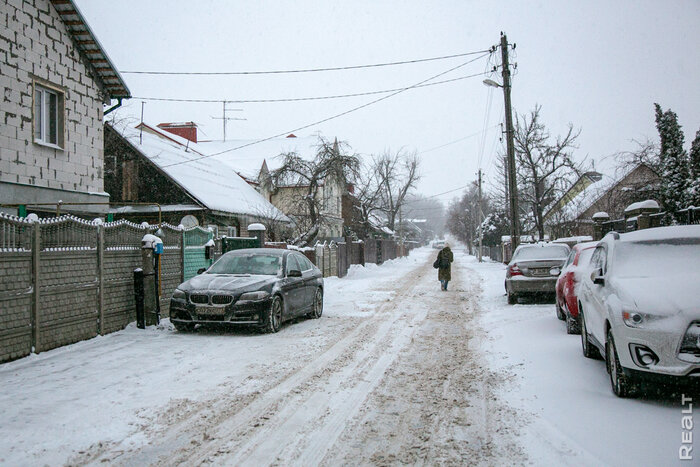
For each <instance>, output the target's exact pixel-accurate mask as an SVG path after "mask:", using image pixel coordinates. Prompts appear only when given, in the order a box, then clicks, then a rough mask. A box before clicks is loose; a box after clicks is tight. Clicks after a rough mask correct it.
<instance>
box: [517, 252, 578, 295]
mask: <svg viewBox="0 0 700 467" xmlns="http://www.w3.org/2000/svg"><path fill="white" fill-rule="evenodd" d="M569 250H570V249H569V246H568V245H566V244H565V243H533V244H524V245H520V246H518V248H516V249H515V252H514V253H513V258H512V259H511V260H510V263H508V269H506V284H505V285H506V293H507V295H508V303H509V304H511V305H512V304H514V303H517V301H518V297H519V296H522V295H525V294H535V293H551V294H554V286H555V284H556V282H557V276H559V273H560V272H561V268H562V266H563V265H564V261H566V258H567V256H569Z"/></svg>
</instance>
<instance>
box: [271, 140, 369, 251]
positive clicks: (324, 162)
mask: <svg viewBox="0 0 700 467" xmlns="http://www.w3.org/2000/svg"><path fill="white" fill-rule="evenodd" d="M346 148H347V144H345V143H342V142H341V143H339V142H338V141H337V140H336V141H335V142H333V143H331V142H329V141H328V140H326V139H325V138H323V137H319V142H318V145H317V149H316V156H315V157H314V159H312V160H306V159H304V158H302V157H301V156H300V155H299V154H297V153H296V152H289V153H286V154H281V155H280V157H281V158H282V165H281V166H280V167H279V168H278V169H276V170H274V171H273V172H272V173H271V174H270V179H271V182H272V185H273V186H274V187H275V190H279V189H280V187H292V188H293V191H292V193H293V199H291V200H290V202H291V203H293V204H296V205H297V206H296V209H295V211H296V212H290V211H288V212H290V215H292V217H294V218H295V221H296V222H297V226H298V235H297V236H296V238H294V239H293V240H292V243H293V244H295V245H299V246H305V245H308V244H310V243H312V242H313V240H314V239H315V238H316V237H317V236H318V233H319V231H320V228H321V226H322V225H323V223H324V221H325V219H324V216H323V213H322V210H323V199H322V196H319V189H320V188H321V186H322V185H323V184H324V183H331V182H336V183H338V184H339V185H340V186H342V187H345V186H346V185H347V182H348V180H349V179H353V178H354V177H355V175H356V174H357V172H358V169H359V165H360V161H359V159H358V158H357V156H356V155H354V154H348V153H347V151H346Z"/></svg>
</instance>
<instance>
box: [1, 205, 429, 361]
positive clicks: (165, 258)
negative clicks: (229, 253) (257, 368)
mask: <svg viewBox="0 0 700 467" xmlns="http://www.w3.org/2000/svg"><path fill="white" fill-rule="evenodd" d="M147 233H152V234H157V235H158V236H159V237H160V238H161V239H162V240H163V247H164V248H163V254H161V255H160V267H161V275H160V279H161V282H160V288H161V301H160V308H161V315H162V316H163V317H167V316H168V309H169V302H170V297H171V296H172V293H173V290H174V289H175V288H176V287H177V286H178V285H179V284H180V283H181V282H182V281H184V280H185V279H186V278H188V277H191V276H193V275H194V274H196V271H197V270H198V269H199V268H201V267H208V266H209V265H210V264H211V262H212V259H211V258H213V257H214V258H215V257H218V256H220V255H221V254H222V253H223V251H222V246H221V242H216V244H215V246H214V247H213V249H212V251H209V252H207V250H206V248H205V244H206V243H207V242H209V241H210V240H212V237H213V235H212V233H211V232H210V231H207V230H204V229H201V228H199V227H194V228H192V229H183V228H182V227H181V226H179V227H175V226H172V225H168V224H161V225H160V226H158V225H149V224H145V223H144V224H141V225H138V224H134V223H131V222H128V221H124V220H121V221H117V222H110V223H106V224H103V223H99V222H88V221H85V220H82V219H78V218H76V217H73V216H62V217H57V218H52V219H42V220H36V221H33V222H32V221H30V220H27V219H23V218H18V217H14V216H10V215H6V214H2V213H0V362H5V361H9V360H14V359H17V358H21V357H24V356H26V355H29V354H30V353H32V352H34V353H39V352H43V351H46V350H50V349H54V348H56V347H60V346H63V345H68V344H72V343H75V342H79V341H81V340H85V339H90V338H92V337H95V336H97V335H104V334H108V333H111V332H115V331H119V330H121V329H123V328H124V327H125V326H126V325H127V324H129V323H130V322H132V321H135V319H136V316H135V303H134V283H133V271H134V269H136V268H139V267H142V256H141V239H142V238H143V236H144V235H145V234H147ZM243 240H250V239H247V238H246V239H241V241H243ZM266 246H268V245H266ZM269 246H270V247H278V248H280V247H281V248H284V247H286V245H282V244H276V245H269ZM415 246H417V244H416V245H411V244H408V243H407V244H405V245H404V244H398V243H397V242H395V241H393V240H374V239H372V240H365V241H352V240H351V239H346V241H344V242H337V243H336V242H330V243H323V244H317V245H316V247H315V248H312V249H309V248H307V249H302V250H300V252H301V253H303V254H305V255H306V256H307V257H308V258H309V259H310V260H311V261H312V262H313V263H315V264H316V265H317V266H318V267H319V269H321V271H323V275H324V277H329V276H338V277H343V276H345V275H346V274H347V271H348V269H349V268H350V266H351V265H352V264H363V265H364V264H365V263H366V262H371V263H377V264H381V263H382V262H384V261H386V260H389V259H394V258H396V257H397V256H403V255H406V254H408V251H409V250H410V249H411V248H413V247H415Z"/></svg>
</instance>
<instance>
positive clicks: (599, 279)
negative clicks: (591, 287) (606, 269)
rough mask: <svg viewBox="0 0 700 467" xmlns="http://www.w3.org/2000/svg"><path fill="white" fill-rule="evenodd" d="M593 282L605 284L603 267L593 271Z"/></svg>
mask: <svg viewBox="0 0 700 467" xmlns="http://www.w3.org/2000/svg"><path fill="white" fill-rule="evenodd" d="M593 283H594V284H597V285H605V277H603V270H602V269H596V270H595V271H593Z"/></svg>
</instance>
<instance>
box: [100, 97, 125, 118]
mask: <svg viewBox="0 0 700 467" xmlns="http://www.w3.org/2000/svg"><path fill="white" fill-rule="evenodd" d="M117 100H118V101H119V102H117V104H116V105H114V106H112V107H110V108H109V109H107V110H105V112H104V114H103V115H107V114H108V113H110V112H112V111H114V110H117V109H118V108H119V107H121V106H122V98H121V97H117Z"/></svg>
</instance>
